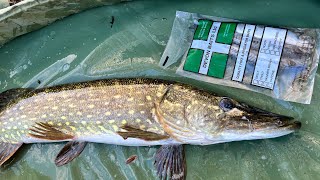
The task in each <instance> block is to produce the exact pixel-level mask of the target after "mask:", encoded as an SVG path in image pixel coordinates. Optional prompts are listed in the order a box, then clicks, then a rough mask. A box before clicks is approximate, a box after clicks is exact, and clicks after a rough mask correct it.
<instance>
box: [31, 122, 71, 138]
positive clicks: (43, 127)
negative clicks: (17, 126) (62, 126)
mask: <svg viewBox="0 0 320 180" xmlns="http://www.w3.org/2000/svg"><path fill="white" fill-rule="evenodd" d="M29 130H30V131H31V132H29V136H31V137H34V138H38V139H46V140H67V139H73V138H74V136H73V135H72V134H69V133H66V132H63V131H61V130H59V128H56V127H55V126H53V125H50V124H48V123H43V122H37V123H36V125H34V126H32V128H29Z"/></svg>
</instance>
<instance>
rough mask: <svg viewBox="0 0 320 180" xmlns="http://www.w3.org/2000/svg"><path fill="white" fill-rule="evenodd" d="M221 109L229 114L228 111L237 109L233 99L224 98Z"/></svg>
mask: <svg viewBox="0 0 320 180" xmlns="http://www.w3.org/2000/svg"><path fill="white" fill-rule="evenodd" d="M219 107H220V108H221V109H222V110H223V111H224V112H227V111H230V110H231V109H233V108H235V105H234V103H233V102H232V100H231V99H229V98H223V99H221V100H220V103H219Z"/></svg>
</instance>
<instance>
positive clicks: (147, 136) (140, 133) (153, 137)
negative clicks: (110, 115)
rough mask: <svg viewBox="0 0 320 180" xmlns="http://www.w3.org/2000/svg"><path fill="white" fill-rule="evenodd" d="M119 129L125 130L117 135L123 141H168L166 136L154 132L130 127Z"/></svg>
mask: <svg viewBox="0 0 320 180" xmlns="http://www.w3.org/2000/svg"><path fill="white" fill-rule="evenodd" d="M121 129H124V130H126V132H121V131H118V132H117V133H118V134H119V135H120V136H122V137H123V139H127V138H139V139H143V140H145V141H157V140H162V139H168V138H169V136H168V135H162V134H157V133H154V132H149V131H144V130H141V129H137V128H134V127H131V126H123V127H121Z"/></svg>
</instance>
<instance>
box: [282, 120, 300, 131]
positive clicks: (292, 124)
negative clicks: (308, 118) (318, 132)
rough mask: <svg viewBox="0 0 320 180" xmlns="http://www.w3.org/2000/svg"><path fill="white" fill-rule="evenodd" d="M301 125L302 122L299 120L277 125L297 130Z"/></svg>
mask: <svg viewBox="0 0 320 180" xmlns="http://www.w3.org/2000/svg"><path fill="white" fill-rule="evenodd" d="M301 126H302V123H301V122H300V121H293V122H292V121H290V122H288V123H285V124H284V125H281V126H279V127H280V128H288V129H290V130H299V129H300V128H301Z"/></svg>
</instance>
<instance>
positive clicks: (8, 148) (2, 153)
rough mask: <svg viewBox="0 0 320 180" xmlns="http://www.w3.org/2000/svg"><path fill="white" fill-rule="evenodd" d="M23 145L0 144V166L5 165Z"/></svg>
mask: <svg viewBox="0 0 320 180" xmlns="http://www.w3.org/2000/svg"><path fill="white" fill-rule="evenodd" d="M22 144H23V143H17V144H11V143H4V142H2V143H0V166H1V165H2V164H3V163H5V162H6V161H7V160H8V159H9V158H10V157H11V156H13V154H14V153H15V152H16V151H17V150H18V149H19V148H20V147H21V146H22Z"/></svg>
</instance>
